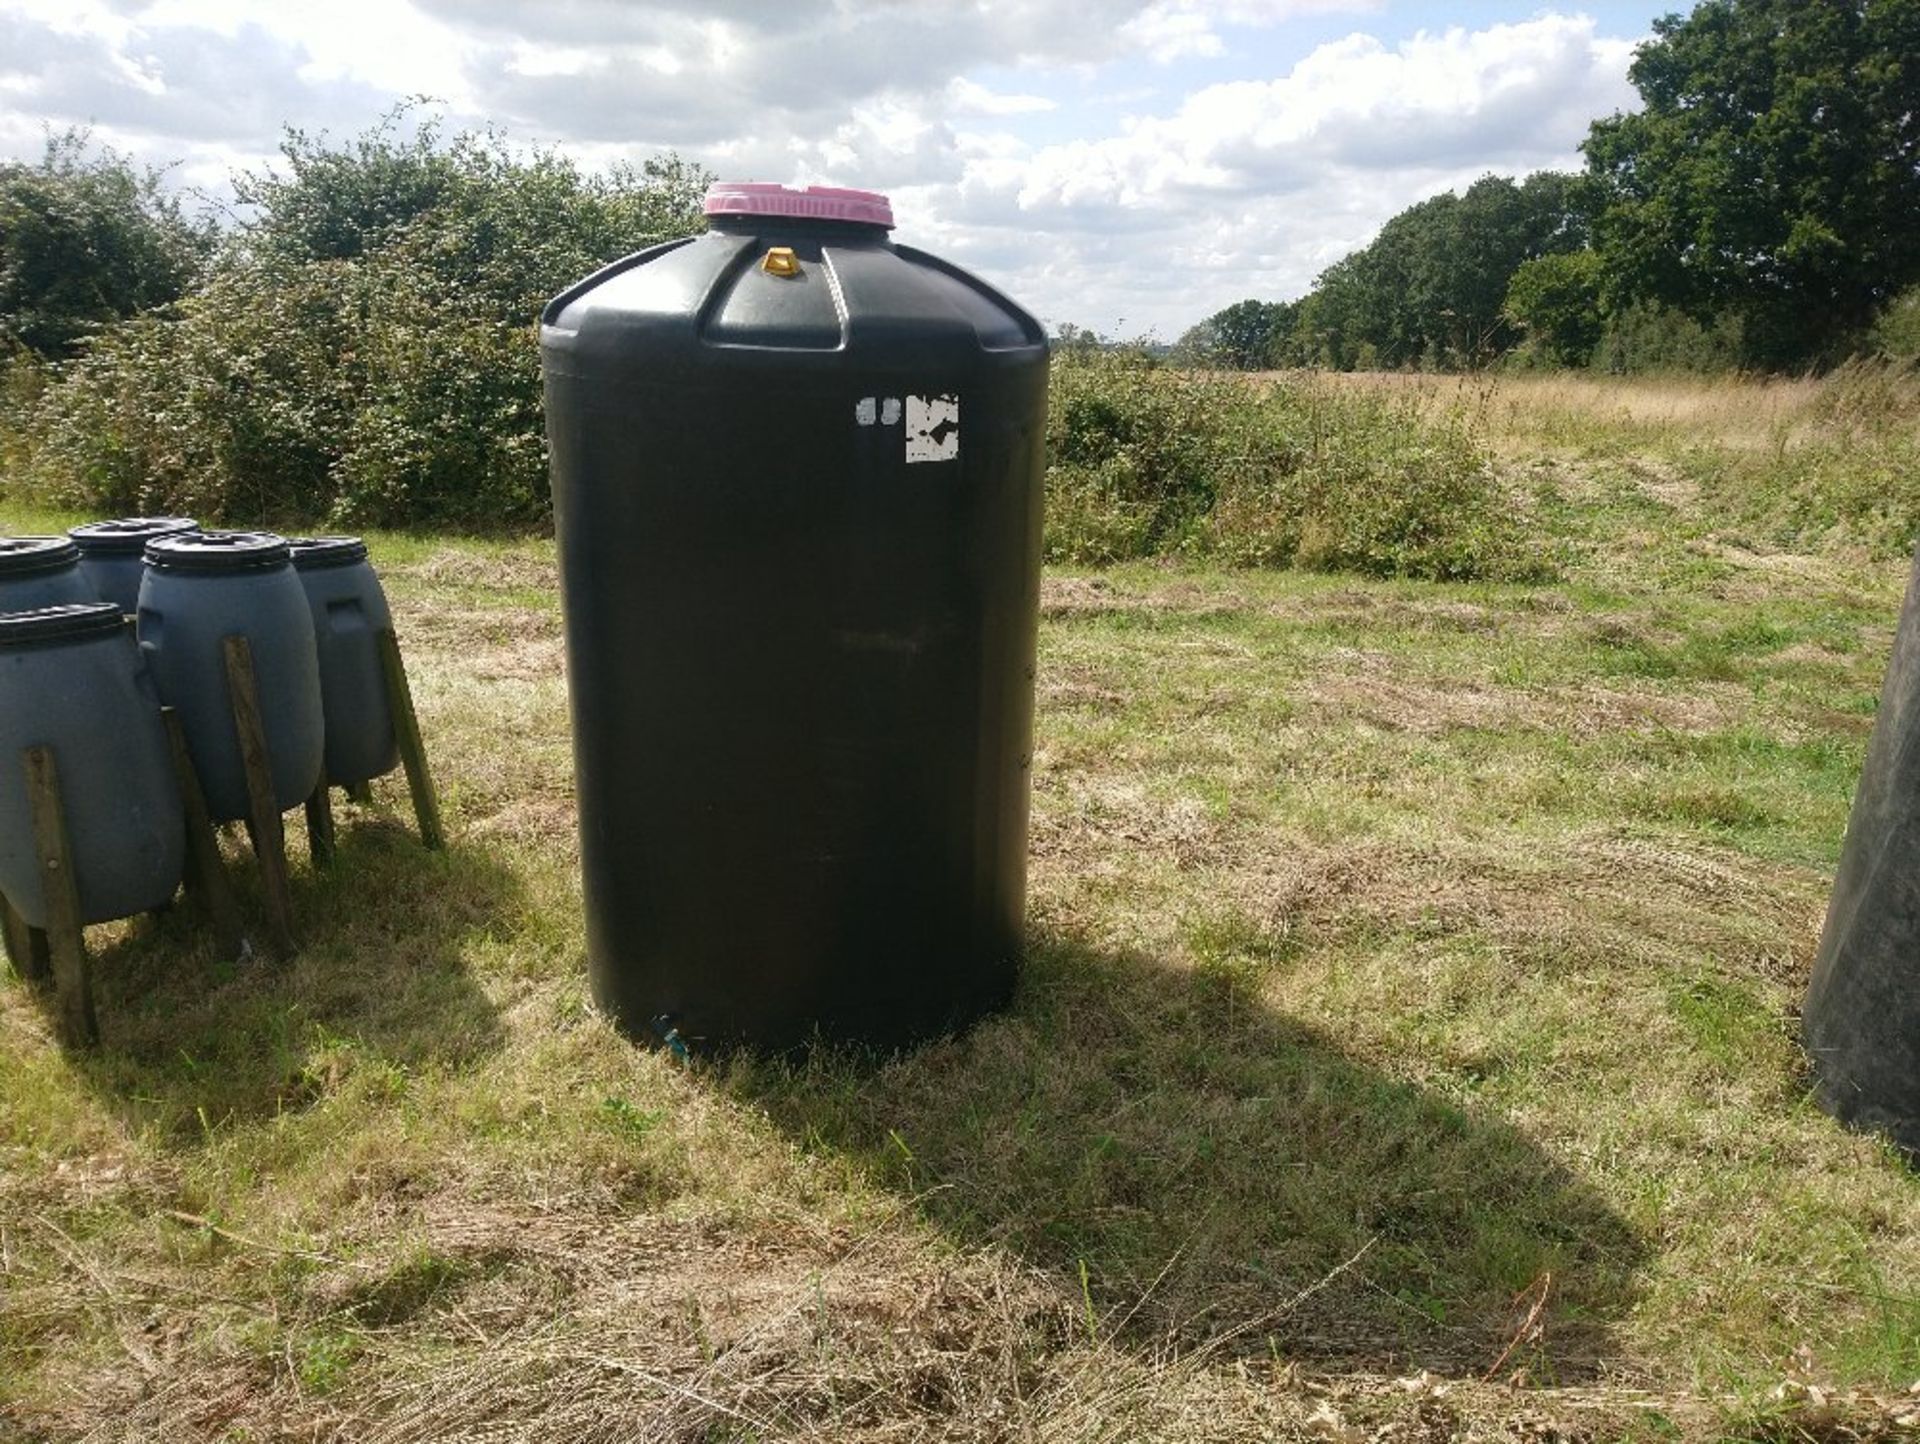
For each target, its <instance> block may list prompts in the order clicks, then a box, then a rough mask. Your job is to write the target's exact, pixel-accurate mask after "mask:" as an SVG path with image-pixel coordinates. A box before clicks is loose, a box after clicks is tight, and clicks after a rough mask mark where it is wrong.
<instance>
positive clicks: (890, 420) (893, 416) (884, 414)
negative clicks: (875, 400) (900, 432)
mask: <svg viewBox="0 0 1920 1444" xmlns="http://www.w3.org/2000/svg"><path fill="white" fill-rule="evenodd" d="M880 424H881V425H882V426H898V425H899V424H900V398H899V397H898V396H889V397H887V398H886V399H885V400H883V401H882V402H881V403H880Z"/></svg>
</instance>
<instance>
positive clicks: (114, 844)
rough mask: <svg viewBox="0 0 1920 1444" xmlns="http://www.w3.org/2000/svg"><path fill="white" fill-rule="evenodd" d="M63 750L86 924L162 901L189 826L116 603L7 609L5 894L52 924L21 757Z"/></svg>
mask: <svg viewBox="0 0 1920 1444" xmlns="http://www.w3.org/2000/svg"><path fill="white" fill-rule="evenodd" d="M39 746H46V747H51V748H52V749H53V754H54V762H55V765H56V767H57V769H58V771H59V776H60V791H61V801H62V803H63V811H64V816H65V821H66V827H67V837H68V841H69V844H70V846H71V849H72V852H73V870H74V880H75V885H76V889H77V891H78V893H79V896H80V916H81V920H82V921H83V922H90V923H97V922H105V921H107V920H108V919H109V918H122V917H128V916H131V915H132V914H134V913H138V912H145V911H146V910H147V909H149V908H156V907H159V906H160V905H161V904H162V903H164V902H166V901H167V900H168V899H169V898H171V897H172V896H173V894H174V890H175V889H176V888H178V887H179V885H180V876H181V871H182V868H183V866H184V863H185V859H186V823H185V820H184V818H183V817H182V815H181V804H180V791H179V787H178V784H177V783H176V781H175V778H174V773H173V763H172V759H171V756H170V754H169V751H168V747H167V735H166V730H165V727H164V725H163V724H162V722H161V720H160V699H159V697H158V695H157V694H156V692H155V690H154V685H153V679H152V677H151V676H150V674H149V673H148V671H147V668H146V666H145V664H144V663H143V662H142V660H141V657H140V651H139V649H138V648H137V647H135V646H134V644H133V637H132V635H131V633H129V632H128V630H127V626H126V622H125V620H124V619H123V617H122V616H121V613H120V609H119V608H118V607H115V606H114V605H112V604H111V603H108V602H92V603H88V604H85V605H77V606H61V607H49V608H43V609H41V610H38V611H31V612H10V613H7V614H5V615H0V892H3V893H5V894H6V896H7V900H8V901H9V902H11V903H12V904H13V907H14V910H15V911H16V912H18V913H19V914H20V916H21V917H23V918H25V919H26V920H27V922H28V923H30V924H32V925H33V926H34V927H45V926H46V925H47V906H46V896H45V893H44V892H43V890H42V888H41V882H40V867H39V864H38V862H37V860H36V857H35V853H34V834H33V827H32V813H31V810H30V805H29V802H28V798H27V786H26V774H25V769H24V766H23V765H22V759H21V754H22V752H23V751H24V750H25V749H26V748H29V747H39Z"/></svg>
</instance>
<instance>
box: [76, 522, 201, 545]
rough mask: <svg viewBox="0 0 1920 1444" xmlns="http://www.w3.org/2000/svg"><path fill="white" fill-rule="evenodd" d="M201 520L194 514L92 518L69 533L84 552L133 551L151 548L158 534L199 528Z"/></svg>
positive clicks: (175, 534)
mask: <svg viewBox="0 0 1920 1444" xmlns="http://www.w3.org/2000/svg"><path fill="white" fill-rule="evenodd" d="M199 530H200V523H199V522H197V521H195V520H194V519H193V518H192V517H190V516H123V517H118V518H116V519H114V520H113V521H90V522H88V523H87V524H86V525H85V526H77V527H74V528H73V529H72V530H71V531H69V532H68V533H67V535H68V536H70V537H72V538H73V544H74V545H75V546H77V547H79V548H80V550H81V551H83V552H108V553H119V552H133V553H135V554H138V553H140V552H143V551H145V550H146V549H147V543H148V542H150V541H152V540H153V539H154V538H155V537H162V536H178V535H179V534H180V533H181V532H189V531H199Z"/></svg>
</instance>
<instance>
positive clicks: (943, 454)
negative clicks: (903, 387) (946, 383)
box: [907, 395, 960, 462]
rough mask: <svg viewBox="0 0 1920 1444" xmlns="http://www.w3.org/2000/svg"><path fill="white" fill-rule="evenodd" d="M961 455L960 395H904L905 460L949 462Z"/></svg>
mask: <svg viewBox="0 0 1920 1444" xmlns="http://www.w3.org/2000/svg"><path fill="white" fill-rule="evenodd" d="M959 455H960V398H959V397H958V396H954V395H946V396H909V397H908V398H907V460H908V461H909V462H915V461H952V460H954V459H955V458H956V457H958V456H959Z"/></svg>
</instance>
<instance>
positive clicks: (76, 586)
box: [0, 536, 100, 612]
mask: <svg viewBox="0 0 1920 1444" xmlns="http://www.w3.org/2000/svg"><path fill="white" fill-rule="evenodd" d="M99 600H100V596H99V593H97V592H95V591H94V589H93V587H92V586H91V585H90V584H89V583H88V581H87V579H86V577H84V576H82V575H81V572H80V549H79V548H78V547H76V546H75V545H74V544H73V543H72V542H71V541H70V540H68V539H67V538H66V537H63V536H0V612H31V611H34V610H36V609H38V608H40V607H66V606H75V605H78V604H80V603H84V602H97V601H99Z"/></svg>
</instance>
